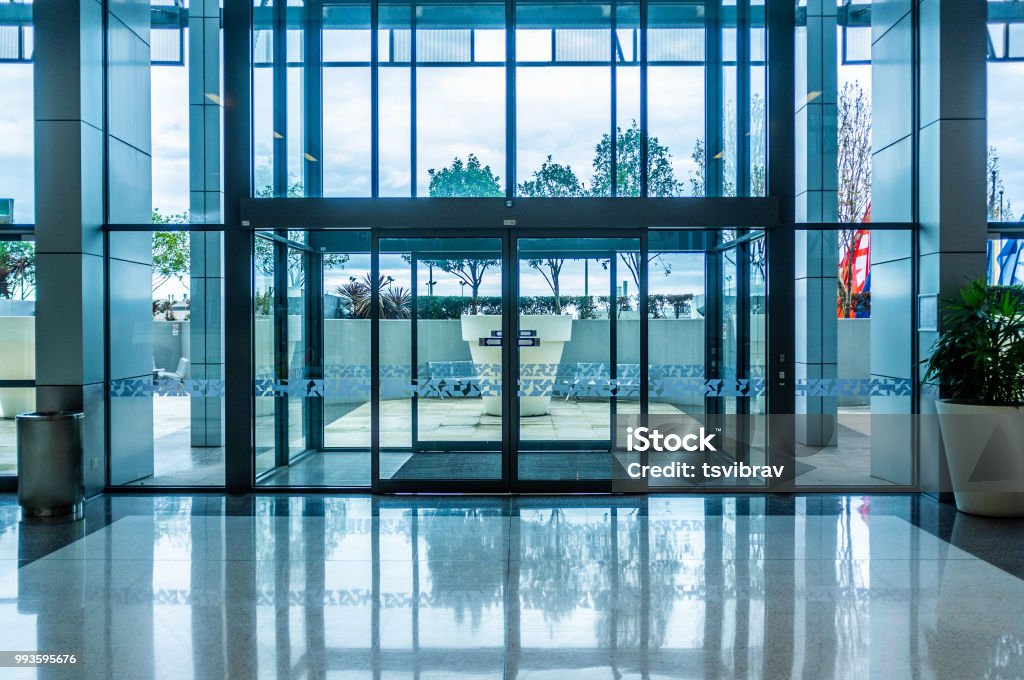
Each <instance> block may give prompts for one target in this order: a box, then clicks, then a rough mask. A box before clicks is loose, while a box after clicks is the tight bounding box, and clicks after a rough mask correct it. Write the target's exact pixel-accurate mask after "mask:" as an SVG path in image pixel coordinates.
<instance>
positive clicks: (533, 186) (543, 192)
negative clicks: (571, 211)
mask: <svg viewBox="0 0 1024 680" xmlns="http://www.w3.org/2000/svg"><path fill="white" fill-rule="evenodd" d="M519 195H520V196H528V197H531V198H545V197H546V198H564V197H580V196H586V195H587V190H586V187H584V185H583V182H582V181H580V179H579V178H578V177H577V176H576V173H575V172H573V170H572V167H571V166H568V165H561V164H559V163H555V162H553V161H552V160H551V156H548V158H547V160H546V161H544V163H542V164H541V166H540V169H539V170H535V171H534V172H533V178H532V179H530V180H528V181H526V182H523V183H522V184H520V185H519ZM527 264H528V265H529V266H530V267H532V268H533V269H535V270H537V271H538V272H540V275H541V276H542V277H544V282H545V283H546V284H548V288H550V289H551V294H552V295H553V296H554V313H555V314H561V313H562V295H561V285H560V283H559V280H558V279H559V276H560V275H561V273H562V267H563V266H564V265H565V259H564V258H550V257H549V258H542V259H533V260H527Z"/></svg>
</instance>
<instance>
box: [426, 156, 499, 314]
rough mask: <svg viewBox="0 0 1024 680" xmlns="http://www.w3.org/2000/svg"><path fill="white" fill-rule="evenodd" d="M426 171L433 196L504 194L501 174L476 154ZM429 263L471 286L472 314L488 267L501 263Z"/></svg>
mask: <svg viewBox="0 0 1024 680" xmlns="http://www.w3.org/2000/svg"><path fill="white" fill-rule="evenodd" d="M427 174H429V175H430V196H431V197H432V198H433V197H444V198H453V197H475V196H491V197H497V196H504V195H505V192H503V191H502V190H501V183H500V179H499V177H498V176H497V175H495V174H494V173H493V172H491V166H489V165H482V164H481V163H480V159H479V158H477V157H476V155H474V154H469V156H468V157H467V158H466V161H465V162H463V161H462V159H461V158H458V157H456V158H455V159H454V160H452V164H451V165H450V166H448V167H446V168H442V169H440V170H435V169H434V168H431V169H429V170H428V171H427ZM429 263H430V264H432V265H434V266H435V267H437V268H438V269H440V270H441V271H443V272H447V273H448V274H451V275H453V276H454V277H455V278H457V279H458V280H459V281H461V282H462V283H464V284H466V285H467V286H469V290H470V296H471V297H470V309H471V311H472V313H473V314H476V313H477V312H478V310H479V304H478V300H479V299H480V286H481V284H482V283H483V280H484V275H485V274H486V273H487V270H488V269H490V268H491V267H496V266H498V265H499V261H498V260H497V259H489V258H466V259H442V260H430V261H429Z"/></svg>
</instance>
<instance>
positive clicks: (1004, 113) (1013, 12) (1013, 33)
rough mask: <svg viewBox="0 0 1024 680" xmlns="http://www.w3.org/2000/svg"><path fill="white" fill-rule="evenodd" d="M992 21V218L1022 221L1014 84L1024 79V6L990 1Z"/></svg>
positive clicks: (1023, 159)
mask: <svg viewBox="0 0 1024 680" xmlns="http://www.w3.org/2000/svg"><path fill="white" fill-rule="evenodd" d="M988 20H989V23H988V90H987V91H988V119H987V120H988V167H987V175H986V177H985V180H986V183H987V187H988V203H987V205H988V220H989V222H1016V221H1018V220H1020V219H1021V217H1022V212H1021V210H1022V208H1024V131H1022V130H1021V125H1020V113H1021V108H1020V97H1019V88H1018V87H1015V86H1014V85H1013V84H1015V83H1020V82H1021V81H1022V79H1024V8H1022V7H1021V5H1020V3H1018V2H1011V1H1008V0H989V3H988Z"/></svg>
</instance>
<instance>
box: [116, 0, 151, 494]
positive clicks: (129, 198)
mask: <svg viewBox="0 0 1024 680" xmlns="http://www.w3.org/2000/svg"><path fill="white" fill-rule="evenodd" d="M106 4H107V221H108V222H110V223H111V224H145V223H147V222H149V221H150V220H151V218H152V210H153V198H152V190H153V181H152V165H153V162H152V157H151V150H150V136H151V134H150V121H151V115H150V48H149V24H150V18H149V3H148V2H146V0H118V1H117V2H107V3H106ZM108 244H109V248H110V250H109V252H108V259H107V267H108V279H107V280H108V282H109V295H108V297H109V303H108V304H109V307H108V316H109V324H110V338H109V346H110V347H109V351H110V364H109V365H110V381H111V384H112V385H117V384H118V382H117V381H123V380H127V381H131V383H132V384H140V385H144V384H145V383H146V382H148V381H150V380H152V375H153V296H152V281H153V241H152V236H151V235H150V234H148V233H133V232H120V233H111V234H110V236H109V239H108ZM108 403H109V404H110V429H109V433H110V443H109V451H110V466H109V473H110V474H109V483H110V484H111V485H115V484H124V483H126V482H131V481H134V480H136V479H140V478H143V477H148V476H150V475H152V474H153V469H154V461H153V398H152V397H151V396H150V395H148V394H147V393H145V392H144V391H139V392H137V393H133V394H132V395H131V396H127V397H113V396H112V397H111V398H110V400H109V402H108Z"/></svg>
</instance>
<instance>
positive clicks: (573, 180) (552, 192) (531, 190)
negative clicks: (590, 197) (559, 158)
mask: <svg viewBox="0 0 1024 680" xmlns="http://www.w3.org/2000/svg"><path fill="white" fill-rule="evenodd" d="M519 195H520V196H527V197H530V198H568V197H580V196H586V195H587V189H586V187H585V186H583V182H582V181H581V180H580V178H579V177H577V176H576V173H575V172H573V170H572V167H571V166H569V165H560V164H558V163H554V162H552V160H551V156H550V155H549V156H548V158H547V160H546V161H544V162H543V163H542V164H541V166H540V169H539V170H534V171H533V178H532V179H530V180H527V181H526V182H522V183H521V184H520V185H519Z"/></svg>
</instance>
